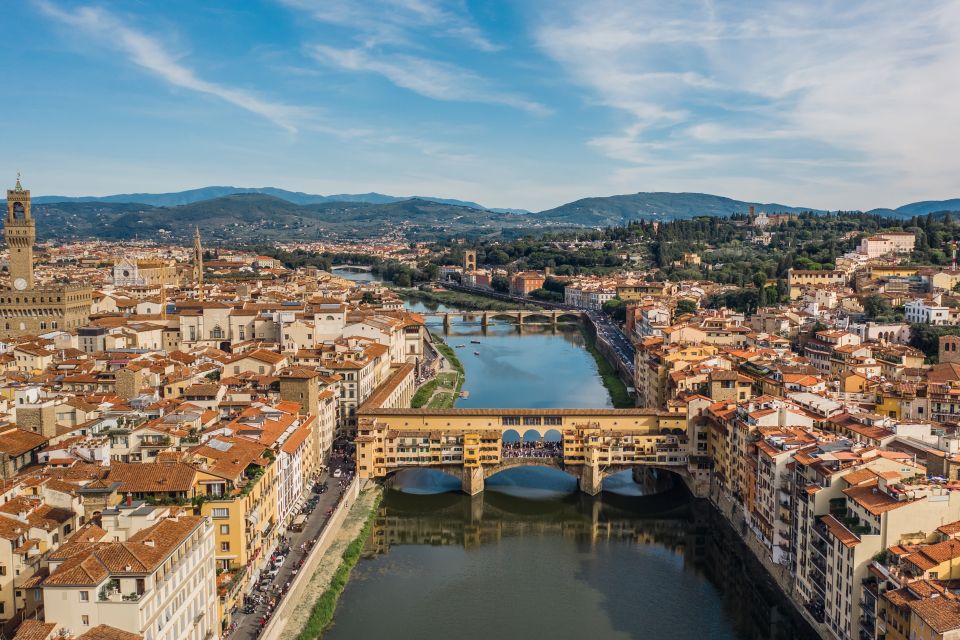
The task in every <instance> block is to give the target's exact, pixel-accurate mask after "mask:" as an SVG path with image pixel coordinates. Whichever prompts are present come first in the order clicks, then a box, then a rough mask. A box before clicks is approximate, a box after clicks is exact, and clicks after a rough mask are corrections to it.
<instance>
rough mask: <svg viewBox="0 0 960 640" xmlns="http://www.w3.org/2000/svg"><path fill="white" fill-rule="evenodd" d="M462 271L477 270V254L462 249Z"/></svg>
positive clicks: (470, 250) (471, 250)
mask: <svg viewBox="0 0 960 640" xmlns="http://www.w3.org/2000/svg"><path fill="white" fill-rule="evenodd" d="M463 270H464V271H476V270H477V252H476V251H474V250H473V249H464V251H463Z"/></svg>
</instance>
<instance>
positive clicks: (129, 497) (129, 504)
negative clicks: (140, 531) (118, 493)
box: [127, 491, 133, 507]
mask: <svg viewBox="0 0 960 640" xmlns="http://www.w3.org/2000/svg"><path fill="white" fill-rule="evenodd" d="M132 506H133V494H132V493H130V492H129V491H127V507H132Z"/></svg>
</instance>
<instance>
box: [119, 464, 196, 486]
mask: <svg viewBox="0 0 960 640" xmlns="http://www.w3.org/2000/svg"><path fill="white" fill-rule="evenodd" d="M196 477H197V470H196V469H195V468H193V467H192V466H190V465H188V464H183V463H173V464H169V463H157V462H154V463H126V462H113V463H111V465H110V474H109V476H108V479H109V480H110V481H111V482H119V483H120V487H119V488H118V489H117V491H118V492H120V493H126V492H128V491H129V492H131V493H169V492H178V493H180V492H189V491H190V490H191V489H192V488H193V485H194V481H195V480H196Z"/></svg>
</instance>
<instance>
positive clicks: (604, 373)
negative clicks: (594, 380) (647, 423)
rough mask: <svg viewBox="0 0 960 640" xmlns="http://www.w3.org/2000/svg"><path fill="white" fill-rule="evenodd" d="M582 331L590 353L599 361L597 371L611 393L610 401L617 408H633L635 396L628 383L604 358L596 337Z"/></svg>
mask: <svg viewBox="0 0 960 640" xmlns="http://www.w3.org/2000/svg"><path fill="white" fill-rule="evenodd" d="M580 332H581V333H582V334H583V340H584V343H585V344H586V347H587V351H589V352H590V355H592V356H593V359H594V360H595V361H596V363H597V371H598V372H599V373H600V379H601V380H602V381H603V386H604V387H606V389H607V393H609V394H610V401H611V402H613V406H614V407H615V408H617V409H630V408H632V407H633V406H634V403H633V398H631V397H630V392H629V391H627V385H625V384H623V380H621V379H620V374H618V373H617V370H616V369H614V368H613V365H612V364H610V363H609V362H607V359H606V358H604V357H603V354H602V353H600V351H599V350H598V349H597V343H596V338H595V337H594V336H592V335H591V334H590V332H589V331H586V330H585V329H581V330H580Z"/></svg>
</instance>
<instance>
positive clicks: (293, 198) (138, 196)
mask: <svg viewBox="0 0 960 640" xmlns="http://www.w3.org/2000/svg"><path fill="white" fill-rule="evenodd" d="M243 193H259V194H264V195H268V196H273V197H275V198H280V199H281V200H286V201H287V202H293V203H294V204H318V203H321V202H365V203H368V204H389V203H391V202H401V201H403V200H410V199H413V198H419V199H421V200H430V201H433V202H440V203H443V204H453V205H457V206H461V207H470V208H471V209H485V208H486V207H484V206H483V205H480V204H477V203H476V202H470V201H469V200H452V199H448V198H435V197H432V196H388V195H384V194H382V193H339V194H336V195H331V196H321V195H316V194H312V193H303V192H302V191H287V190H286V189H277V188H276V187H202V188H200V189H189V190H187V191H174V192H171V193H120V194H116V195H111V196H78V197H75V196H36V197H35V198H33V201H34V202H35V203H37V204H50V203H53V202H126V203H137V204H148V205H152V206H154V207H178V206H181V205H185V204H193V203H195V202H203V201H205V200H213V199H214V198H222V197H225V196H231V195H236V194H243Z"/></svg>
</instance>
